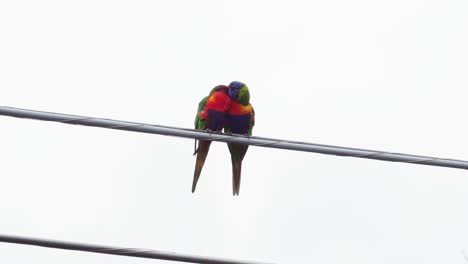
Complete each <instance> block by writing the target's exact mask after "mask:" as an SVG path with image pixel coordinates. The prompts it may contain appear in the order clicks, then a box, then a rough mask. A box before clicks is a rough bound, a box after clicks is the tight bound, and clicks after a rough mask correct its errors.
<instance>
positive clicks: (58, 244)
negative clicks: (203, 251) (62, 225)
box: [0, 235, 260, 264]
mask: <svg viewBox="0 0 468 264" xmlns="http://www.w3.org/2000/svg"><path fill="white" fill-rule="evenodd" d="M0 242H4V243H12V244H21V245H30V246H39V247H47V248H56V249H64V250H73V251H85V252H92V253H98V254H108V255H119V256H126V257H137V258H147V259H160V260H169V261H180V262H188V263H203V264H260V263H259V262H248V261H239V260H228V259H218V258H210V257H199V256H194V255H183V254H177V253H171V252H163V251H156V250H148V249H138V248H121V247H111V246H103V245H92V244H83V243H75V242H66V241H59V240H50V239H40V238H31V237H20V236H9V235H0Z"/></svg>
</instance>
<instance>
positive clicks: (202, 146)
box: [192, 140, 211, 193]
mask: <svg viewBox="0 0 468 264" xmlns="http://www.w3.org/2000/svg"><path fill="white" fill-rule="evenodd" d="M210 145H211V141H202V140H200V141H199V142H198V148H197V150H196V153H197V161H196V163H195V171H194V173H193V183H192V193H193V192H195V188H197V182H198V179H199V178H200V174H201V171H202V169H203V165H204V164H205V160H206V156H207V155H208V151H209V150H210Z"/></svg>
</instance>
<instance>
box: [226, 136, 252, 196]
mask: <svg viewBox="0 0 468 264" xmlns="http://www.w3.org/2000/svg"><path fill="white" fill-rule="evenodd" d="M228 147H229V151H230V152H231V163H232V195H239V191H240V183H241V170H242V160H243V159H244V156H245V153H247V149H248V148H249V146H248V145H241V144H231V143H228Z"/></svg>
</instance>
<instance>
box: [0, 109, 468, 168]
mask: <svg viewBox="0 0 468 264" xmlns="http://www.w3.org/2000/svg"><path fill="white" fill-rule="evenodd" d="M0 115H5V116H11V117H17V118H30V119H36V120H42V121H52V122H61V123H66V124H72V125H84V126H92V127H101V128H108V129H117V130H125V131H132V132H140V133H149V134H159V135H166V136H176V137H184V138H195V139H199V140H213V141H220V142H230V143H238V144H246V145H252V146H258V147H266V148H277V149H286V150H296V151H305V152H315V153H321V154H327V155H337V156H347V157H354V158H363V159H375V160H383V161H393V162H405V163H413V164H420V165H430V166H439V167H448V168H455V169H465V170H466V169H468V161H463V160H454V159H443V158H435V157H427V156H418V155H411V154H402V153H392V152H386V151H376V150H368V149H358V148H348V147H339V146H331V145H322V144H314V143H307V142H298V141H291V140H281V139H275V138H264V137H246V136H241V135H228V134H222V133H212V134H210V133H208V132H205V131H200V130H194V129H184V128H177V127H169V126H160V125H150V124H144V123H135V122H127V121H119V120H112V119H104V118H96V117H87V116H77V115H68V114H59V113H50V112H43V111H35V110H27V109H19V108H14V107H5V106H0Z"/></svg>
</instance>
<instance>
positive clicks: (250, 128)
mask: <svg viewBox="0 0 468 264" xmlns="http://www.w3.org/2000/svg"><path fill="white" fill-rule="evenodd" d="M250 106H252V105H250ZM254 125H255V110H254V108H253V106H252V117H251V118H250V126H249V130H247V135H249V136H252V130H253V127H254Z"/></svg>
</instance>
